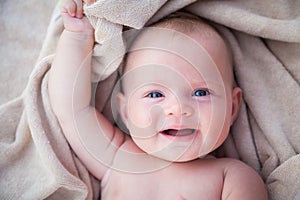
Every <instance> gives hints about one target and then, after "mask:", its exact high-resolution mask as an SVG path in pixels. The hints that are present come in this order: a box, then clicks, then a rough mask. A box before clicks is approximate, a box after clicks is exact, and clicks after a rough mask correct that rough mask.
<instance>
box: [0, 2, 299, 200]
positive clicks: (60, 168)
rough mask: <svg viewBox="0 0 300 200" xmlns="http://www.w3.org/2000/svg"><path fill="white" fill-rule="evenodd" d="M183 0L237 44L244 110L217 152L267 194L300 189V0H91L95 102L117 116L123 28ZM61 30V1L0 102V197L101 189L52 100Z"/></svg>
mask: <svg viewBox="0 0 300 200" xmlns="http://www.w3.org/2000/svg"><path fill="white" fill-rule="evenodd" d="M1 9H5V8H1ZM180 9H183V10H185V11H186V12H191V13H193V14H195V15H198V16H200V17H203V18H206V19H208V20H210V21H212V22H214V23H215V27H216V28H217V29H218V30H219V31H220V33H222V35H223V36H224V37H225V38H226V39H227V40H228V42H229V44H230V46H231V48H232V51H233V58H234V72H235V76H236V82H237V84H238V85H239V86H240V87H241V88H242V89H243V94H244V96H243V97H244V98H243V102H242V107H241V110H240V113H239V117H238V119H237V121H236V123H235V124H234V125H233V127H232V129H231V133H230V135H229V137H228V138H227V140H226V142H225V143H224V144H223V145H222V147H220V149H218V151H217V155H218V156H226V157H233V158H237V159H240V160H242V161H243V162H245V163H247V164H248V165H250V166H251V167H253V168H254V169H255V170H256V171H257V172H259V173H260V174H261V176H262V177H263V179H264V181H265V183H266V186H267V188H268V192H269V197H270V199H274V200H279V199H285V200H290V199H291V200H296V199H299V197H300V167H299V166H300V155H299V152H300V131H299V130H300V123H299V119H300V116H299V115H300V89H299V83H300V66H299V63H300V56H299V55H300V2H299V1H296V0H295V1H278V0H272V1H258V0H249V1H232V0H222V1H221V0H199V1H195V0H184V1H182V0H172V1H167V0H157V1H148V0H143V1H119V0H117V1H111V0H98V1H96V3H94V4H92V5H89V6H85V7H84V10H85V14H86V15H87V17H88V18H89V19H90V21H91V23H92V25H93V26H94V28H95V35H96V42H97V44H96V45H95V48H94V54H93V63H92V69H93V82H94V87H95V91H96V94H95V102H97V104H96V106H97V108H98V109H99V110H100V111H103V113H104V114H105V115H106V116H107V117H108V118H109V119H111V120H112V116H111V111H110V95H111V92H112V90H113V87H114V84H115V83H116V81H117V80H118V77H119V73H118V69H119V67H120V66H121V62H122V55H123V54H124V52H125V50H126V38H123V37H122V31H124V30H125V29H140V28H142V27H144V26H145V25H151V24H152V23H154V22H156V21H157V20H159V19H161V18H163V17H165V16H167V15H169V14H170V13H172V12H174V11H177V10H180ZM20 23H22V22H20ZM62 30H63V25H62V20H61V18H60V16H59V10H58V9H57V8H56V9H55V10H54V12H53V15H52V19H51V22H50V24H49V27H48V32H47V36H46V39H45V41H44V43H43V47H42V49H41V50H40V55H39V57H38V58H37V60H38V62H37V64H36V65H35V67H34V69H33V71H32V73H31V75H30V77H29V81H28V83H27V84H26V88H25V90H24V92H23V93H22V95H21V96H20V97H18V98H16V99H14V100H12V101H10V102H8V103H6V104H3V105H1V106H0V130H1V134H0V177H1V178H0V199H45V198H47V199H62V198H64V199H97V198H99V196H100V184H99V181H97V180H95V179H94V178H93V177H92V176H91V175H90V174H89V173H88V171H87V170H86V169H85V167H84V166H83V165H82V164H81V162H80V161H79V160H78V159H77V157H76V156H75V154H74V153H73V152H72V151H71V149H70V148H69V146H68V143H67V141H66V140H65V138H64V136H63V133H62V130H61V127H60V125H59V123H58V121H57V119H56V117H55V115H54V114H53V112H52V109H51V105H50V102H49V97H48V91H47V80H48V78H47V77H48V71H49V69H50V68H51V63H52V59H53V54H54V53H55V48H56V44H57V40H58V38H59V36H60V34H61V32H62ZM7 34H9V33H7ZM12 53H13V52H12ZM22 84H25V83H22ZM99 91H101V95H100V94H99V93H100V92H99ZM1 95H5V94H1Z"/></svg>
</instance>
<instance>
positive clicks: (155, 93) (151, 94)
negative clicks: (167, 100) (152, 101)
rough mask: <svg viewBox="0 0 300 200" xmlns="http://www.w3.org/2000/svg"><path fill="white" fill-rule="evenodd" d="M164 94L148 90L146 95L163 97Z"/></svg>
mask: <svg viewBox="0 0 300 200" xmlns="http://www.w3.org/2000/svg"><path fill="white" fill-rule="evenodd" d="M163 96H164V95H163V94H161V93H160V92H150V93H149V94H148V95H147V97H149V98H161V97H163Z"/></svg>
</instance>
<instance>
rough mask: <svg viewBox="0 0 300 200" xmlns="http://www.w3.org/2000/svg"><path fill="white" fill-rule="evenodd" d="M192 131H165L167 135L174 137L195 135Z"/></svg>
mask: <svg viewBox="0 0 300 200" xmlns="http://www.w3.org/2000/svg"><path fill="white" fill-rule="evenodd" d="M193 132H194V131H193V130H192V129H181V130H176V129H169V130H167V131H165V133H166V134H168V135H173V136H176V135H177V136H185V135H190V134H193Z"/></svg>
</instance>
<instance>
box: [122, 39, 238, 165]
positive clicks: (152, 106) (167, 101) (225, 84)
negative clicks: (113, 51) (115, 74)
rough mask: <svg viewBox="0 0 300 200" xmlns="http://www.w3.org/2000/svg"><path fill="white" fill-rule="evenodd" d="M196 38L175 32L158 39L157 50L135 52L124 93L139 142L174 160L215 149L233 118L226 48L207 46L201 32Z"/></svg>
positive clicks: (127, 117)
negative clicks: (202, 40)
mask: <svg viewBox="0 0 300 200" xmlns="http://www.w3.org/2000/svg"><path fill="white" fill-rule="evenodd" d="M190 37H192V38H193V39H194V40H195V41H196V42H195V41H191V40H190V39H189V41H187V42H184V40H186V39H187V38H184V37H183V35H179V36H174V33H173V35H172V37H170V36H168V35H166V37H160V38H158V39H155V41H154V40H153V39H152V41H151V42H152V43H151V45H152V47H153V48H136V49H139V50H136V51H133V52H131V53H130V56H129V57H128V62H127V66H126V73H125V74H124V77H123V88H124V94H119V98H120V102H121V106H120V113H121V116H122V119H123V121H124V122H125V124H126V126H127V128H128V129H129V131H130V135H131V137H132V139H133V140H134V142H135V143H136V144H137V146H139V147H140V148H141V149H142V150H143V151H145V152H147V153H148V154H151V155H154V156H156V157H159V158H162V159H165V160H169V161H188V160H193V159H195V158H198V157H201V156H203V155H206V154H208V153H209V152H211V151H213V150H214V149H216V148H217V147H218V146H220V145H221V144H222V143H223V141H224V140H225V138H226V137H227V135H228V131H229V127H230V125H231V122H232V112H231V111H232V80H231V78H230V77H231V76H230V75H229V74H230V73H227V67H228V66H227V65H228V64H229V62H228V60H227V57H226V55H225V54H224V53H222V52H219V51H222V50H224V51H225V46H224V47H223V49H222V48H221V47H222V44H217V42H212V43H211V44H205V45H204V46H205V48H203V46H202V47H200V46H198V45H199V44H197V43H200V42H201V41H197V40H199V39H198V38H197V36H196V35H194V36H193V34H191V35H190ZM181 40H183V41H181ZM147 41H149V40H146V41H145V42H146V43H148V42H147ZM178 41H179V42H178ZM180 41H181V42H180ZM140 43H142V44H140V45H141V46H147V44H146V43H143V40H141V41H140ZM153 43H155V44H154V45H153ZM192 43H194V44H192ZM176 44H180V45H176ZM140 45H139V44H138V45H136V46H137V47H139V46H140ZM220 45H221V46H220ZM218 65H220V66H218Z"/></svg>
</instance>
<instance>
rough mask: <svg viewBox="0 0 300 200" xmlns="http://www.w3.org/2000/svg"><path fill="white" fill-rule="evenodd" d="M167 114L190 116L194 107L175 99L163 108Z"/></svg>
mask: <svg viewBox="0 0 300 200" xmlns="http://www.w3.org/2000/svg"><path fill="white" fill-rule="evenodd" d="M165 113H166V115H167V116H175V117H181V116H191V115H192V114H193V113H194V109H193V108H192V106H191V105H189V104H188V103H187V102H180V101H178V100H175V101H173V102H171V103H170V105H169V106H168V107H167V108H166V109H165Z"/></svg>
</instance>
